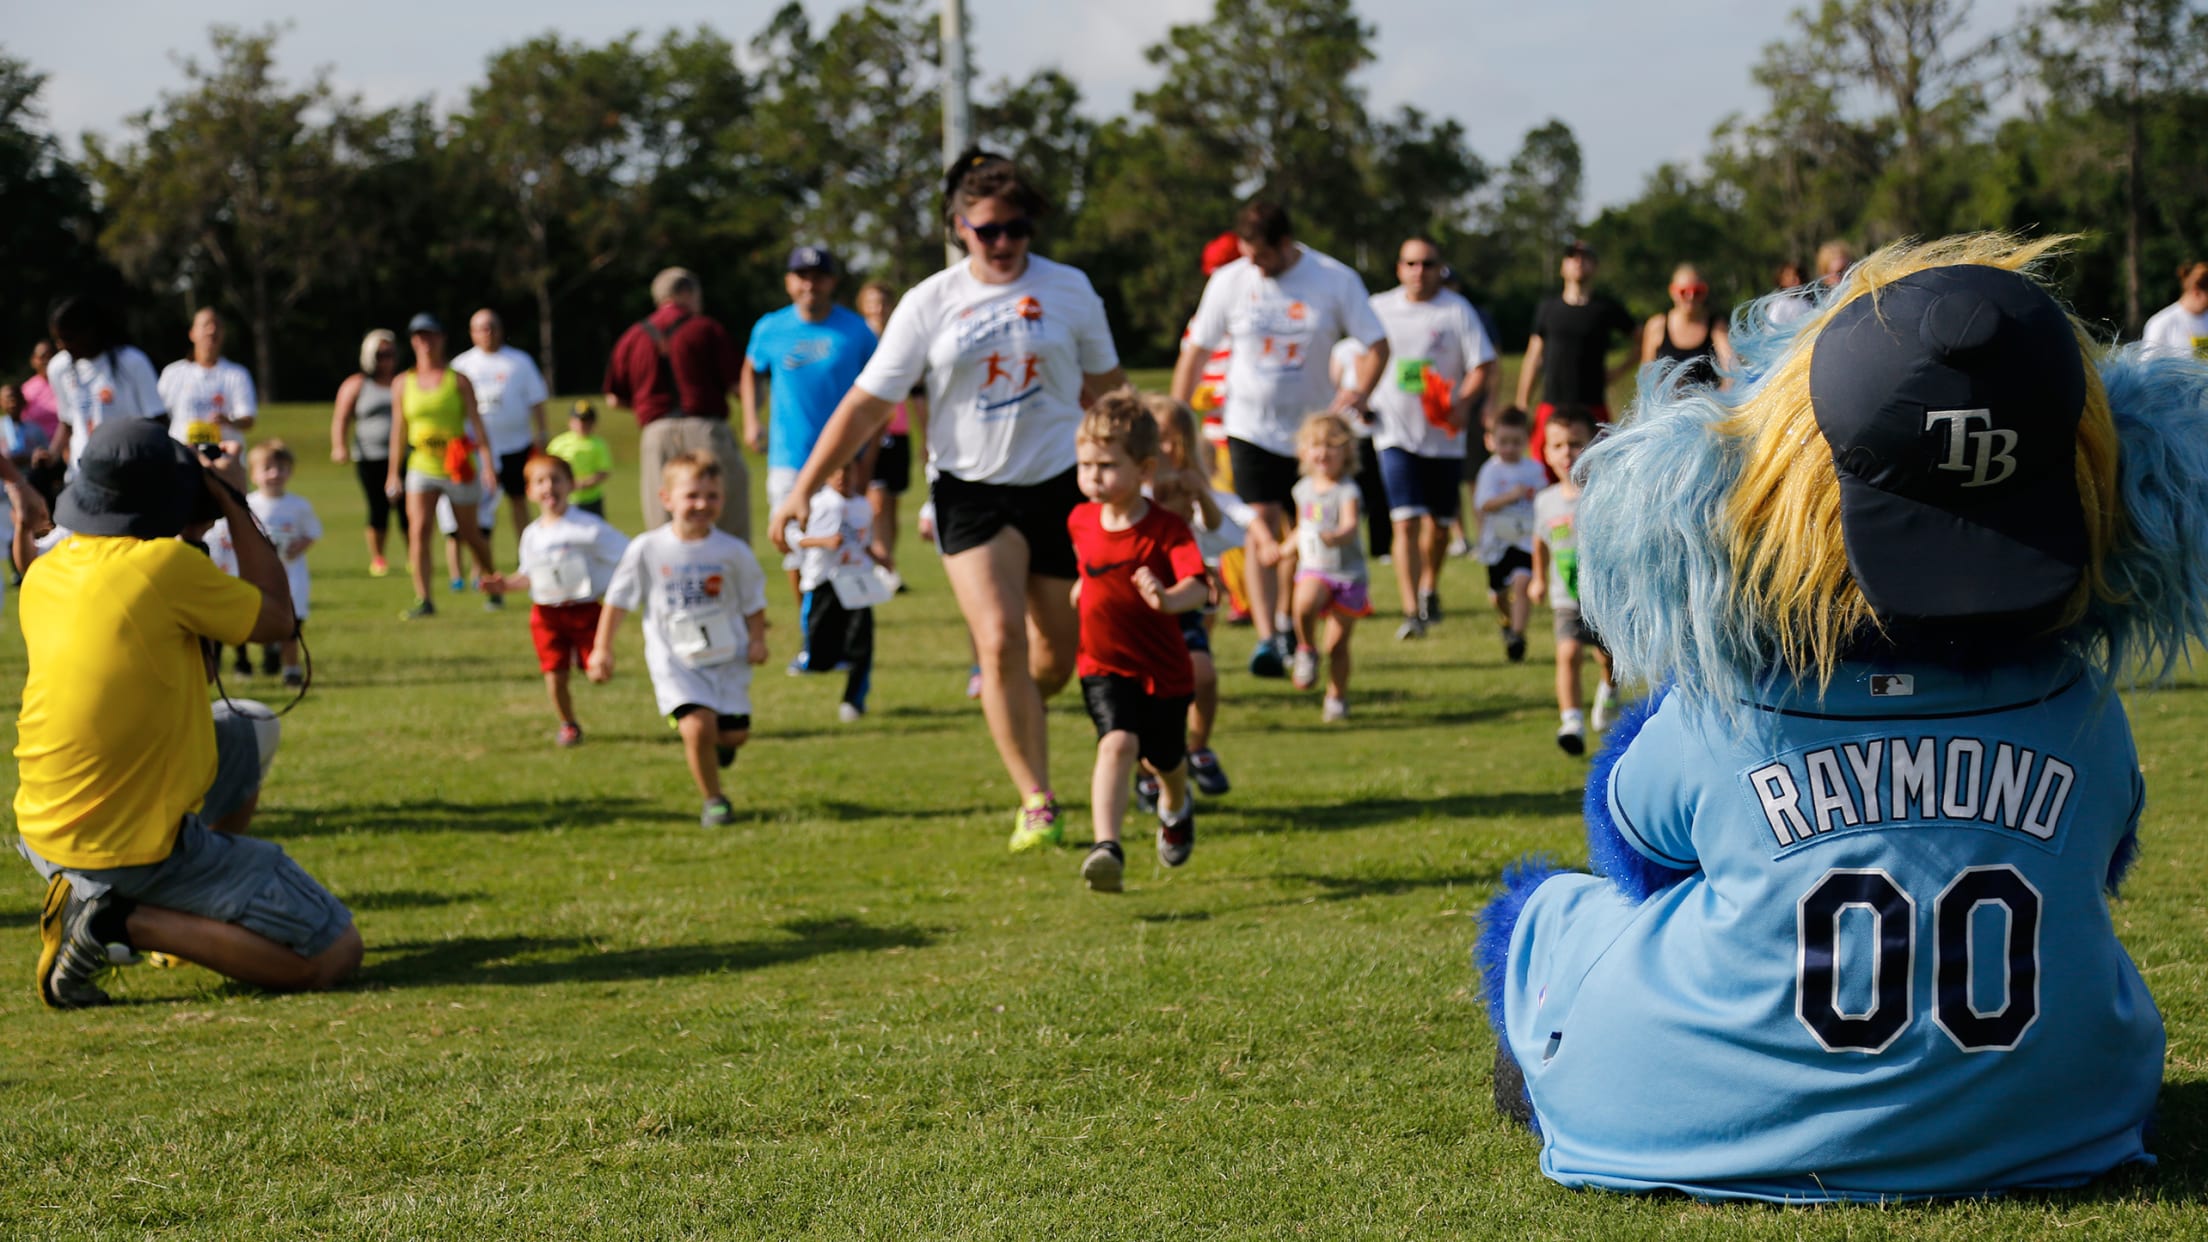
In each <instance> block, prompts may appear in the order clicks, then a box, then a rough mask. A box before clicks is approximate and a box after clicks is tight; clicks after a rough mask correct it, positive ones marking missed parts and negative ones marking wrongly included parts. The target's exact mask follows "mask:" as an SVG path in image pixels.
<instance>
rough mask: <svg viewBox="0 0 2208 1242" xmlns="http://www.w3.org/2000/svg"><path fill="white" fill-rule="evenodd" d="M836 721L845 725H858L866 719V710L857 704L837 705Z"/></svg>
mask: <svg viewBox="0 0 2208 1242" xmlns="http://www.w3.org/2000/svg"><path fill="white" fill-rule="evenodd" d="M836 719H838V720H840V721H842V722H843V723H845V724H857V723H859V722H860V721H861V720H864V719H866V709H865V708H863V707H861V706H859V705H858V704H856V703H838V704H836Z"/></svg>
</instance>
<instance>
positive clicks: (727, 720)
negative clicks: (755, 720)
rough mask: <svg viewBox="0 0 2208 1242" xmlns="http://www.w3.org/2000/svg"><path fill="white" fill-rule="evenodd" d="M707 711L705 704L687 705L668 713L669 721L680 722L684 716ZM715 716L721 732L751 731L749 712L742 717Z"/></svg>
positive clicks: (718, 713) (716, 714)
mask: <svg viewBox="0 0 2208 1242" xmlns="http://www.w3.org/2000/svg"><path fill="white" fill-rule="evenodd" d="M705 710H706V706H705V704H703V703H685V704H683V705H682V706H680V707H678V708H676V709H675V710H673V711H671V712H669V713H667V719H669V720H678V721H679V720H681V719H682V718H683V717H684V716H687V715H689V714H690V713H692V712H702V711H705ZM714 716H715V717H716V719H715V721H714V723H715V724H718V725H719V726H720V727H721V732H723V733H733V732H735V731H736V730H738V729H742V730H744V731H745V732H747V733H748V732H750V730H751V713H749V712H746V713H744V714H743V715H741V716H731V715H729V714H728V713H727V712H715V713H714Z"/></svg>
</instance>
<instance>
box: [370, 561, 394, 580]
mask: <svg viewBox="0 0 2208 1242" xmlns="http://www.w3.org/2000/svg"><path fill="white" fill-rule="evenodd" d="M368 576H369V577H371V578H388V577H390V576H391V562H389V561H387V560H385V559H383V558H382V557H380V556H379V557H376V558H375V559H374V560H371V561H369V562H368Z"/></svg>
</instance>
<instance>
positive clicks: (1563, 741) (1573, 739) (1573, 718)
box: [1556, 712, 1587, 755]
mask: <svg viewBox="0 0 2208 1242" xmlns="http://www.w3.org/2000/svg"><path fill="white" fill-rule="evenodd" d="M1556 744H1557V747H1558V748H1559V749H1561V750H1562V751H1563V752H1564V753H1565V754H1567V755H1584V754H1586V753H1587V722H1586V720H1585V718H1584V717H1582V716H1581V715H1580V714H1579V713H1578V712H1565V713H1564V723H1563V724H1561V725H1559V726H1557V730H1556Z"/></svg>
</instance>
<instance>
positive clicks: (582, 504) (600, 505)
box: [575, 499, 606, 517]
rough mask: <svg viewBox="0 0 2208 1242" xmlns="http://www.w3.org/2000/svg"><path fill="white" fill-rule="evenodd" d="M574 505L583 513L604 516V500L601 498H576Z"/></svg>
mask: <svg viewBox="0 0 2208 1242" xmlns="http://www.w3.org/2000/svg"><path fill="white" fill-rule="evenodd" d="M575 507H576V508H578V509H581V510H582V511H583V512H585V513H588V514H590V515H591V516H592V517H604V516H606V502H605V501H604V500H603V499H599V500H578V501H576V502H575Z"/></svg>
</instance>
